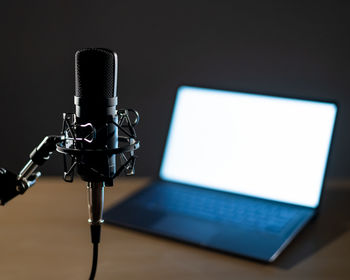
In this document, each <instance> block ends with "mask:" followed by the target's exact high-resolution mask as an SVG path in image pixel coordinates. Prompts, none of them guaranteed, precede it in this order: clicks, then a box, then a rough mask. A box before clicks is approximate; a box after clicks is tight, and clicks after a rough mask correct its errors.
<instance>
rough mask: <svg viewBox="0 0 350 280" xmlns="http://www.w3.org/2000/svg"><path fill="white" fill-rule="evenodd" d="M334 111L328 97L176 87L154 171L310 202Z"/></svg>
mask: <svg viewBox="0 0 350 280" xmlns="http://www.w3.org/2000/svg"><path fill="white" fill-rule="evenodd" d="M336 111H337V107H336V105H334V104H333V103H325V102H316V101H306V100H299V99H290V98H279V97H270V96H264V95H255V94H246V93H239V92H228V91H221V90H209V89H201V88H194V87H185V86H183V87H180V88H179V90H178V95H177V98H176V103H175V108H174V113H173V117H172V122H171V125H170V130H169V135H168V139H167V144H166V148H165V152H164V156H163V161H162V166H161V170H160V177H161V178H162V179H164V180H169V181H175V182H181V183H186V184H192V185H196V186H200V187H207V188H212V189H218V190H223V191H229V192H236V193H241V194H246V195H251V196H256V197H261V198H267V199H272V200H278V201H283V202H288V203H293V204H298V205H304V206H309V207H316V206H317V205H318V203H319V198H320V193H321V188H322V184H323V178H324V173H325V167H326V162H327V157H328V152H329V147H330V141H331V136H332V133H333V126H334V122H335V116H336Z"/></svg>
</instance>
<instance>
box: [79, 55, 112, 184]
mask: <svg viewBox="0 0 350 280" xmlns="http://www.w3.org/2000/svg"><path fill="white" fill-rule="evenodd" d="M117 67H118V58H117V54H116V53H114V52H113V51H110V50H108V49H100V48H95V49H93V48H91V49H83V50H80V51H78V52H76V54H75V95H74V104H75V115H76V123H77V124H78V126H77V131H76V133H77V137H78V138H84V137H85V140H86V141H81V142H80V145H81V147H80V148H81V149H91V150H104V149H107V150H108V149H114V148H117V147H118V128H117V127H116V126H115V125H114V124H113V122H114V123H117V122H118V119H117V116H116V105H117V103H118V98H117ZM91 128H93V131H91ZM89 132H90V133H91V135H90V138H89V137H87V136H89V135H88V134H89ZM89 139H90V141H89ZM77 168H78V174H79V175H80V176H81V178H82V179H83V180H84V181H87V182H105V183H106V185H108V186H111V185H113V180H112V178H113V177H114V175H115V173H116V156H115V155H107V156H106V155H104V154H94V155H89V154H84V155H83V156H82V158H81V159H80V160H79V162H78V166H77Z"/></svg>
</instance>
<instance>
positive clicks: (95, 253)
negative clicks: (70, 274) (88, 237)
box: [89, 243, 98, 280]
mask: <svg viewBox="0 0 350 280" xmlns="http://www.w3.org/2000/svg"><path fill="white" fill-rule="evenodd" d="M93 246H94V248H93V254H92V267H91V272H90V277H89V280H94V279H95V274H96V269H97V258H98V243H94V244H93Z"/></svg>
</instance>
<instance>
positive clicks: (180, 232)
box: [150, 215, 218, 244]
mask: <svg viewBox="0 0 350 280" xmlns="http://www.w3.org/2000/svg"><path fill="white" fill-rule="evenodd" d="M150 228H151V230H154V231H156V232H158V233H162V234H164V235H169V236H171V237H175V238H178V239H183V240H185V241H191V242H194V243H197V244H206V243H208V241H209V240H210V239H211V238H212V237H213V236H215V235H216V234H217V233H218V229H217V227H216V226H215V225H213V223H210V222H206V221H200V220H197V219H192V218H186V219H184V217H183V216H177V215H166V216H165V217H164V218H161V219H160V220H159V221H157V222H156V223H154V224H153V225H152V226H151V227H150Z"/></svg>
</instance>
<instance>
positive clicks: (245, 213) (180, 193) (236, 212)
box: [144, 184, 299, 233]
mask: <svg viewBox="0 0 350 280" xmlns="http://www.w3.org/2000/svg"><path fill="white" fill-rule="evenodd" d="M169 185H170V187H163V186H161V187H156V195H155V194H154V193H153V194H152V196H151V197H152V198H151V197H150V199H148V200H147V203H146V207H147V208H148V209H150V210H161V211H167V212H171V213H176V214H181V215H188V216H191V217H195V218H201V219H205V220H209V221H215V222H220V223H225V224H230V225H238V224H239V225H240V226H244V227H247V228H251V229H252V230H258V231H266V232H270V233H280V232H281V231H283V229H284V228H285V227H286V226H287V225H288V224H289V223H290V222H291V221H292V220H293V219H295V217H296V216H297V214H298V212H299V211H298V209H294V208H293V206H289V205H281V204H278V203H275V202H271V201H265V200H260V199H254V198H250V197H244V196H236V195H231V194H227V193H220V192H213V191H210V190H205V189H196V188H190V187H185V186H176V187H173V186H171V184H169ZM144 198H145V197H144Z"/></svg>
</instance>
